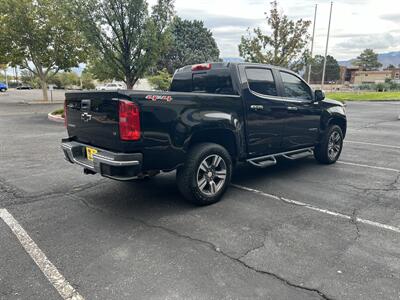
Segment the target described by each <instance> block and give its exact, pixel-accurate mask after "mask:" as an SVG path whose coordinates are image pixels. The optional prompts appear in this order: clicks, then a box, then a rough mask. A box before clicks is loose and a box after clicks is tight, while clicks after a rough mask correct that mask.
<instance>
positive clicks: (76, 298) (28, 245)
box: [0, 209, 84, 300]
mask: <svg viewBox="0 0 400 300" xmlns="http://www.w3.org/2000/svg"><path fill="white" fill-rule="evenodd" d="M0 219H3V221H4V222H5V223H6V224H7V225H8V227H10V229H11V231H12V232H13V233H14V235H15V236H16V237H17V238H18V240H19V241H20V243H21V244H22V246H23V247H24V248H25V251H26V252H27V253H28V254H29V255H30V257H31V258H32V259H33V261H34V262H35V263H36V264H37V266H38V267H39V268H40V270H41V271H42V272H43V274H44V275H45V276H46V277H47V279H48V280H49V281H50V283H51V284H52V285H53V286H54V288H55V289H56V290H57V292H58V293H59V294H60V295H61V297H62V298H63V299H65V300H84V298H83V297H82V296H81V295H80V294H79V293H78V292H77V291H76V290H75V289H74V288H73V287H72V286H71V285H70V284H69V282H68V281H67V280H66V279H65V278H64V276H62V275H61V273H60V272H59V271H58V270H57V268H56V267H55V266H54V265H53V264H52V263H51V262H50V261H49V260H48V258H47V257H46V255H45V254H44V253H43V252H42V250H40V249H39V247H38V246H37V245H36V243H35V242H34V241H33V240H32V239H31V237H30V236H29V235H28V233H27V232H26V231H25V230H24V228H22V226H21V225H20V224H19V223H18V222H17V220H15V219H14V217H13V216H12V215H11V214H10V213H9V212H8V211H7V210H6V209H0Z"/></svg>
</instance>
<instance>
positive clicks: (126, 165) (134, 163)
mask: <svg viewBox="0 0 400 300" xmlns="http://www.w3.org/2000/svg"><path fill="white" fill-rule="evenodd" d="M86 147H90V148H94V149H96V150H97V153H96V154H93V161H91V160H89V159H87V157H86ZM61 148H62V150H63V152H64V156H65V159H66V160H67V161H68V162H70V163H72V164H77V165H80V166H81V167H83V168H84V169H86V170H89V171H92V172H94V173H99V174H100V175H102V176H104V177H109V178H112V179H115V180H122V181H124V180H132V179H135V178H136V177H137V175H138V174H140V173H141V171H142V163H143V154H141V153H129V154H126V153H115V152H111V151H107V150H104V149H101V148H97V147H93V146H90V145H86V144H82V143H79V142H75V141H72V140H70V139H63V140H62V142H61Z"/></svg>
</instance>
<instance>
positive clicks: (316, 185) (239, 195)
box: [0, 96, 400, 299]
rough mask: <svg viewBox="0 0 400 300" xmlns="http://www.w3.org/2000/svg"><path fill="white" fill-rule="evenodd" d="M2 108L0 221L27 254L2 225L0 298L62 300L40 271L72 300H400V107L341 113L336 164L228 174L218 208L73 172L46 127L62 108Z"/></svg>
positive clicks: (150, 185) (154, 187) (158, 187)
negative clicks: (344, 129) (57, 279)
mask: <svg viewBox="0 0 400 300" xmlns="http://www.w3.org/2000/svg"><path fill="white" fill-rule="evenodd" d="M9 98H10V97H4V96H2V97H0V162H1V163H0V216H1V209H3V218H4V215H5V212H7V213H9V214H11V215H12V216H13V218H15V222H16V223H17V225H18V226H20V227H21V228H23V229H24V230H25V231H26V234H27V235H29V237H30V238H31V240H32V242H34V243H32V242H29V243H26V241H25V244H24V239H23V238H21V236H19V234H21V233H20V232H19V231H18V228H19V227H18V226H17V225H12V224H11V225H10V224H7V223H6V222H5V221H4V220H0V253H1V255H0V299H63V298H64V299H68V297H66V296H65V295H64V296H62V295H61V294H60V292H59V290H58V289H57V284H55V283H54V282H52V281H51V276H52V274H53V275H54V272H53V271H51V270H52V269H51V268H50V271H48V270H49V268H48V265H49V263H51V264H52V265H53V266H54V267H55V268H56V269H57V271H58V272H59V273H60V274H61V275H62V276H63V278H64V281H63V284H65V285H68V286H69V287H71V288H73V289H74V290H75V291H76V292H77V293H78V294H79V297H81V298H84V299H321V298H322V299H399V297H400V121H399V120H398V119H397V117H398V115H399V113H400V102H387V103H375V102H371V103H349V104H348V106H347V112H348V118H349V130H348V135H347V138H346V143H345V147H344V151H343V154H342V157H341V159H340V161H339V162H338V163H337V164H335V165H331V166H324V165H319V164H318V163H317V162H316V161H315V160H314V159H313V158H307V159H303V160H300V161H295V162H291V161H284V160H282V161H280V162H279V164H278V165H277V166H274V167H271V168H268V169H255V168H254V167H250V166H246V165H243V166H239V167H238V168H237V169H236V171H235V175H234V178H233V185H234V186H232V187H230V189H229V190H228V192H227V193H226V195H225V196H224V198H223V200H222V201H221V202H219V203H217V204H215V205H212V206H208V207H201V208H199V207H194V206H192V205H190V204H187V203H186V202H185V201H184V199H183V198H182V197H181V196H180V194H179V192H178V190H177V187H176V185H175V174H174V173H169V174H162V175H160V176H158V177H156V178H153V179H151V180H149V181H145V182H116V181H112V180H109V179H105V178H102V177H100V176H97V175H96V176H88V175H83V173H82V170H81V168H80V167H77V166H74V165H71V164H68V163H67V162H66V161H64V159H63V154H62V151H61V150H60V140H61V138H63V137H65V136H66V133H65V129H64V127H63V125H62V124H58V123H53V122H50V121H48V119H47V113H48V112H49V111H51V110H53V109H56V108H58V107H59V106H60V105H26V104H21V103H22V102H21V101H19V98H18V99H17V98H13V99H9ZM4 99H6V100H4ZM3 100H4V101H3ZM32 253H33V254H32ZM38 253H39V256H40V255H42V254H43V255H45V259H44V258H43V256H42V262H41V260H39V262H37V263H35V261H34V260H33V257H35V255H38ZM43 264H45V265H44V266H45V267H43ZM46 266H47V267H46ZM41 267H43V268H42V269H41ZM46 268H47V269H46ZM81 298H76V299H81ZM69 299H72V297H70V298H69Z"/></svg>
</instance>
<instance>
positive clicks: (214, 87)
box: [192, 73, 234, 95]
mask: <svg viewBox="0 0 400 300" xmlns="http://www.w3.org/2000/svg"><path fill="white" fill-rule="evenodd" d="M192 91H193V92H195V93H209V94H227V95H233V94H234V91H233V86H232V80H231V77H230V76H217V75H212V74H210V73H194V74H193V82H192Z"/></svg>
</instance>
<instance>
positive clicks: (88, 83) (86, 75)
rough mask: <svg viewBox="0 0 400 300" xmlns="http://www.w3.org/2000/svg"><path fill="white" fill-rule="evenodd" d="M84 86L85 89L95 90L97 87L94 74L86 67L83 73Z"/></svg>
mask: <svg viewBox="0 0 400 300" xmlns="http://www.w3.org/2000/svg"><path fill="white" fill-rule="evenodd" d="M81 81H82V88H83V89H85V90H93V89H94V88H95V85H94V82H93V74H92V73H90V72H89V70H88V69H84V70H83V72H82V74H81Z"/></svg>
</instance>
